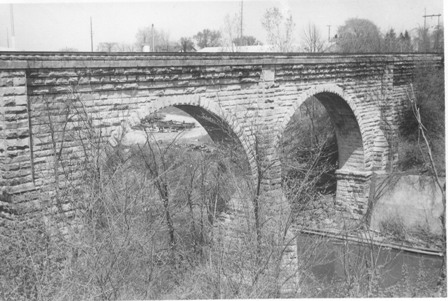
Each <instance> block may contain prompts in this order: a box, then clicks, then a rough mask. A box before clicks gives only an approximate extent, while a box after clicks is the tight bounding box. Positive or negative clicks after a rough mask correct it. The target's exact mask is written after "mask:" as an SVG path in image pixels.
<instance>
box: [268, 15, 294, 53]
mask: <svg viewBox="0 0 448 301" xmlns="http://www.w3.org/2000/svg"><path fill="white" fill-rule="evenodd" d="M262 25H263V27H264V29H265V30H266V32H267V35H268V37H267V40H268V43H269V44H271V45H272V47H273V49H272V50H274V51H278V52H290V51H293V50H294V47H293V31H294V26H295V24H294V21H293V20H292V16H291V14H290V13H288V15H286V16H285V15H283V14H282V12H281V11H280V9H279V8H278V7H272V8H270V9H268V10H266V12H265V13H264V16H263V19H262Z"/></svg>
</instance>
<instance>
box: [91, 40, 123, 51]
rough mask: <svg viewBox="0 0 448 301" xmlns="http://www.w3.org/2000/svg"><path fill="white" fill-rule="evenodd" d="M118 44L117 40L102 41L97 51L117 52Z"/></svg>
mask: <svg viewBox="0 0 448 301" xmlns="http://www.w3.org/2000/svg"><path fill="white" fill-rule="evenodd" d="M117 46H118V44H117V43H115V42H101V43H99V44H98V47H97V48H96V51H101V52H115V51H116V49H117Z"/></svg>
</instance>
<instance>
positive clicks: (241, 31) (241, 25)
mask: <svg viewBox="0 0 448 301" xmlns="http://www.w3.org/2000/svg"><path fill="white" fill-rule="evenodd" d="M240 21H241V23H240V40H241V42H243V0H241V18H240Z"/></svg>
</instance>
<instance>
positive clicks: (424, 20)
mask: <svg viewBox="0 0 448 301" xmlns="http://www.w3.org/2000/svg"><path fill="white" fill-rule="evenodd" d="M441 16H442V14H432V15H427V14H426V8H425V14H424V15H423V47H425V51H428V50H429V49H427V46H429V45H427V44H426V39H427V33H426V18H434V17H437V35H436V45H437V47H438V46H439V26H440V17H441Z"/></svg>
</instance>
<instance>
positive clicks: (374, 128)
mask: <svg viewBox="0 0 448 301" xmlns="http://www.w3.org/2000/svg"><path fill="white" fill-rule="evenodd" d="M310 97H316V98H317V99H318V100H319V101H320V102H321V103H322V104H323V105H324V107H325V108H326V110H327V112H328V113H329V115H330V118H331V120H332V122H333V124H334V126H335V128H336V136H337V141H338V152H339V169H348V170H349V169H356V170H357V171H373V170H377V169H383V168H384V167H385V166H386V165H387V162H386V161H387V158H388V150H387V148H384V147H381V146H384V142H385V141H386V138H385V135H384V133H383V131H382V130H381V128H380V126H379V118H380V112H379V109H378V108H376V107H375V106H373V107H370V104H369V110H371V112H369V117H368V118H367V117H365V115H366V114H365V110H363V111H362V112H361V109H360V108H359V105H357V103H356V102H355V101H354V99H353V98H352V97H351V96H350V95H349V94H348V93H346V92H345V91H344V89H343V88H342V87H340V86H338V85H336V84H323V85H316V86H314V87H312V88H310V89H308V90H306V91H303V92H301V93H300V95H299V97H298V98H297V100H296V101H295V102H294V103H293V106H292V109H291V110H290V111H288V112H287V114H286V116H285V117H284V119H283V122H282V123H281V125H280V131H279V136H278V137H277V141H276V145H280V142H281V139H282V137H283V133H284V131H285V129H286V127H287V125H288V123H289V122H290V120H291V118H292V116H293V114H294V113H295V112H296V111H297V110H298V109H299V108H300V106H301V105H302V104H303V103H304V102H305V101H306V100H307V99H309V98H310ZM372 116H373V118H372ZM378 145H380V147H378Z"/></svg>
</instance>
